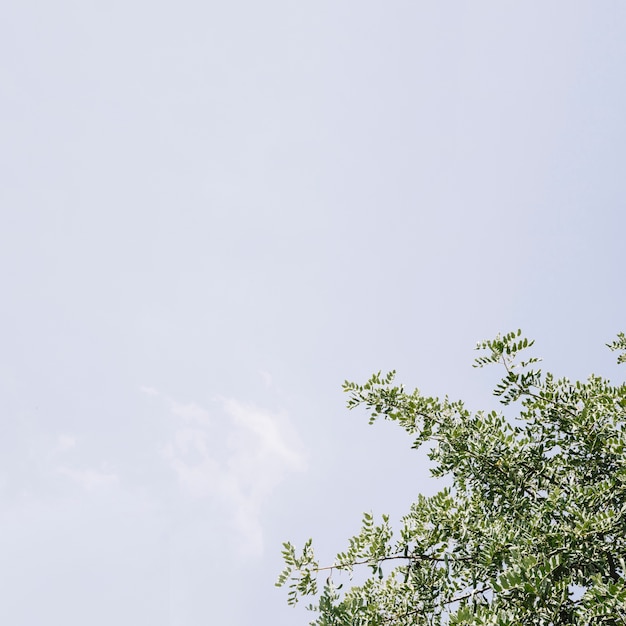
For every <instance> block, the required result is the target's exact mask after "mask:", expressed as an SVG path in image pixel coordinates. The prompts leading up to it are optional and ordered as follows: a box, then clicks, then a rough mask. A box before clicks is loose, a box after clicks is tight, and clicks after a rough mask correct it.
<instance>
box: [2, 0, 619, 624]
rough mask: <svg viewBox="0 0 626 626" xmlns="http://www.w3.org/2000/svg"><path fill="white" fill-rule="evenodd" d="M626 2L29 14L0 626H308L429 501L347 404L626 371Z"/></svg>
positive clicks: (158, 7) (14, 55) (6, 269)
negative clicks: (356, 559) (386, 377)
mask: <svg viewBox="0 0 626 626" xmlns="http://www.w3.org/2000/svg"><path fill="white" fill-rule="evenodd" d="M625 64H626V3H624V2H623V1H621V0H620V1H618V0H613V1H611V0H607V1H605V2H591V1H589V2H577V1H572V0H568V1H556V0H555V1H552V2H543V1H542V2H538V1H537V2H503V1H501V0H498V1H497V2H496V1H493V2H445V3H444V2H434V1H433V2H417V1H414V2H394V1H387V2H371V1H363V0H361V1H359V2H353V1H351V2H342V1H337V0H335V1H334V2H328V1H326V0H317V1H316V2H307V1H301V2H287V1H284V0H283V1H276V0H269V1H266V2H250V1H243V0H241V1H236V0H235V1H233V2H211V1H207V0H205V1H203V2H199V1H196V0H181V1H179V2H166V1H158V0H157V1H155V0H152V1H151V2H147V1H139V0H124V1H123V2H122V1H120V0H108V1H107V2H104V1H89V0H74V1H69V0H59V1H57V2H49V1H44V0H40V1H38V2H35V1H32V0H19V1H18V0H8V1H7V2H4V3H3V10H2V17H1V19H0V128H1V132H0V180H1V185H0V194H1V196H0V206H1V209H2V221H1V228H0V285H1V288H2V306H1V307H0V328H1V329H2V331H1V342H0V401H1V407H2V410H1V417H0V420H1V422H0V424H1V427H2V430H1V436H0V589H1V590H2V594H1V595H0V622H1V623H3V624H10V625H11V626H37V625H39V624H42V625H43V624H45V625H46V626H85V625H88V626H110V625H112V624H115V625H116V626H138V625H145V626H166V625H167V626H200V625H212V624H228V625H233V626H248V625H251V624H272V625H273V626H297V625H301V626H303V625H304V624H306V623H308V621H309V619H310V618H311V616H310V615H309V614H308V613H307V612H306V611H305V610H304V609H303V608H300V609H297V610H293V609H290V608H288V607H287V606H286V592H285V591H284V590H278V589H275V588H274V586H273V585H274V581H275V580H276V576H277V574H278V572H279V570H280V568H281V560H280V545H281V542H282V541H284V540H286V539H291V540H293V541H294V542H296V543H298V544H300V543H302V541H303V540H304V539H306V538H307V537H309V536H313V537H314V538H315V540H316V543H317V545H318V546H319V549H320V554H321V555H322V556H323V557H330V555H331V554H334V553H335V552H336V551H338V550H342V549H343V548H344V547H345V541H346V539H347V537H348V535H349V534H351V533H353V532H355V531H356V530H357V529H358V526H359V520H360V518H361V514H362V512H363V511H369V510H372V511H374V512H376V513H382V512H390V513H391V514H392V515H393V516H398V515H400V514H401V513H403V512H404V511H405V510H406V509H407V508H408V505H409V503H410V502H411V501H412V500H413V499H414V498H415V495H416V494H417V493H418V492H420V491H424V492H431V491H432V490H433V489H434V488H436V486H437V485H433V484H432V483H431V482H430V481H429V479H428V471H427V465H426V463H425V462H424V458H423V456H420V455H419V454H416V453H415V452H414V451H411V450H410V443H411V442H410V440H409V439H408V438H407V437H406V436H404V435H403V433H402V432H401V431H399V430H398V429H397V428H394V426H393V425H390V424H384V423H382V424H378V425H376V426H375V427H368V426H367V419H366V416H365V415H363V414H359V413H358V412H353V413H348V412H347V411H346V409H345V408H344V405H345V400H346V399H345V398H344V397H343V394H342V393H341V383H342V382H343V380H344V379H346V378H348V379H354V380H359V381H362V380H364V379H365V378H366V377H367V376H369V374H370V373H372V372H373V371H377V370H379V369H382V370H386V369H392V368H396V369H397V370H398V372H399V374H398V377H399V380H401V381H404V382H405V383H406V384H407V385H409V386H411V387H412V386H418V387H419V388H420V389H422V390H423V391H424V392H427V393H432V394H445V393H449V394H450V395H451V396H453V397H459V398H465V399H467V400H468V402H469V404H470V406H472V407H475V408H492V407H494V406H497V403H496V401H495V400H494V399H492V398H491V396H490V395H489V392H490V384H491V383H492V382H493V380H494V375H492V374H489V373H487V372H480V371H476V370H473V369H472V368H471V362H472V359H473V358H474V353H473V347H474V345H475V343H476V341H478V340H480V339H483V338H486V337H491V336H493V335H495V334H496V333H497V332H498V331H508V330H510V329H512V328H517V327H522V328H523V329H524V330H525V332H526V333H527V334H528V335H529V336H531V337H535V338H536V339H537V343H538V349H537V352H538V353H539V354H541V355H543V356H544V358H545V366H546V367H549V368H551V369H555V370H556V371H557V372H558V373H562V374H567V375H570V376H586V375H587V374H589V373H590V372H591V371H595V372H596V373H600V374H607V375H610V376H614V377H617V376H622V377H623V375H624V371H623V370H618V369H617V368H616V366H614V356H613V355H611V354H610V353H609V352H608V350H606V348H604V347H603V346H604V344H605V343H606V342H608V341H611V340H612V339H613V338H614V336H615V334H616V333H617V332H618V331H620V330H626V319H625V316H624V311H625V305H626V295H625V289H624V283H625V281H624V269H625V262H624V250H625V248H626V246H625V232H626V217H625V212H626V114H625V112H626V71H625V69H624V68H625Z"/></svg>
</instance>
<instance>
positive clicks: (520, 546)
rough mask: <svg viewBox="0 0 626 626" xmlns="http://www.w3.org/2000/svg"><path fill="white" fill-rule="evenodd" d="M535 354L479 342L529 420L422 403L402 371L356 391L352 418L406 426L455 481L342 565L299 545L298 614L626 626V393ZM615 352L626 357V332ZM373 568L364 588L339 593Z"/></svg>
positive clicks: (519, 414) (437, 470)
mask: <svg viewBox="0 0 626 626" xmlns="http://www.w3.org/2000/svg"><path fill="white" fill-rule="evenodd" d="M532 343H533V342H531V341H528V340H527V339H525V338H523V337H522V335H521V332H520V331H517V332H512V333H508V334H506V335H504V336H500V335H499V336H498V337H496V338H495V339H494V340H492V341H484V342H482V343H480V344H479V345H478V346H477V349H478V350H480V351H481V355H480V356H479V357H478V358H477V359H476V361H475V366H476V367H483V366H485V365H488V364H493V363H499V364H500V365H501V366H502V367H503V368H504V376H503V378H502V380H501V382H500V383H499V384H498V385H497V386H496V388H495V390H494V395H496V396H497V397H499V399H500V401H501V402H502V403H503V404H504V405H507V406H510V407H512V409H514V415H510V414H507V415H506V416H505V415H504V414H502V413H501V412H496V411H492V412H478V413H475V414H472V413H471V412H470V411H468V410H467V409H466V408H465V406H464V404H463V403H462V402H452V401H450V400H449V399H448V398H447V397H446V398H444V399H443V400H442V399H438V398H434V397H426V396H423V395H422V394H420V393H419V391H417V390H416V391H413V392H412V393H408V392H406V391H405V390H404V387H403V386H401V385H400V386H397V385H394V384H393V381H394V374H395V372H391V373H389V374H387V375H381V374H380V373H379V374H376V375H374V376H372V377H371V378H370V380H369V381H368V382H366V383H365V384H364V385H357V384H354V383H351V382H346V383H345V384H344V390H345V391H346V392H347V393H349V394H350V396H349V401H348V407H349V408H351V409H353V408H355V407H359V406H364V407H365V408H366V409H367V410H368V411H369V413H370V415H371V417H370V423H372V422H374V421H375V420H376V418H378V417H379V416H382V417H384V418H385V419H388V420H391V421H394V422H397V423H398V424H399V425H400V426H401V427H402V428H404V429H405V430H406V431H407V433H408V434H409V435H411V436H412V437H413V438H414V443H413V447H414V448H418V447H420V446H424V445H425V446H427V447H428V449H429V452H428V456H429V458H430V460H431V461H432V463H433V466H432V469H431V473H432V475H433V476H435V477H448V484H449V485H450V486H449V487H446V488H444V489H442V490H441V491H440V492H439V493H437V494H436V495H434V496H432V497H423V496H419V497H418V500H417V501H416V502H415V503H414V504H413V505H412V506H411V507H410V511H409V512H408V513H407V514H406V515H405V516H404V517H403V518H402V520H401V523H400V524H399V528H398V529H396V532H395V533H394V529H393V528H392V525H391V523H390V521H389V517H388V516H385V515H383V516H382V519H381V520H380V521H376V520H375V519H374V516H373V515H371V514H369V513H366V514H365V515H364V517H363V522H362V529H361V531H360V533H359V534H358V535H356V536H354V537H352V538H351V539H350V540H349V543H348V547H347V549H346V550H345V551H344V552H341V553H339V554H338V555H337V557H336V560H335V562H334V563H333V564H332V565H330V566H327V567H320V565H319V563H318V562H317V561H316V560H315V556H314V552H313V548H312V542H311V540H309V541H307V542H306V543H305V545H304V547H303V548H302V549H301V550H300V551H296V549H295V548H294V546H293V545H292V544H291V543H285V544H284V550H283V558H284V561H285V569H284V570H283V572H282V573H281V574H280V577H279V579H278V582H277V585H278V586H282V585H288V587H289V593H288V602H289V603H290V604H296V602H297V601H298V599H299V598H300V597H303V596H311V597H312V598H313V604H311V605H310V606H309V607H308V608H309V609H310V610H312V611H314V612H315V613H316V619H315V621H313V622H311V624H315V625H318V626H331V625H332V626H344V625H345V626H361V625H362V626H366V625H367V626H382V625H388V624H394V625H409V624H411V625H429V626H430V625H439V624H441V625H447V624H450V625H452V624H455V625H461V624H472V625H475V624H485V625H487V624H489V625H494V626H495V625H502V626H503V625H516V626H517V625H525V624H532V625H557V624H581V625H582V624H585V625H587V624H607V625H617V624H626V428H625V425H626V384H621V385H619V386H613V385H611V384H610V382H609V381H608V380H605V379H603V378H601V377H598V376H594V375H592V376H590V377H589V378H588V379H587V380H586V381H584V382H580V381H577V382H571V381H569V380H568V379H566V378H560V379H557V378H556V377H555V376H554V375H553V374H551V373H545V374H544V373H542V371H541V370H540V369H537V366H536V364H537V363H538V362H539V359H537V358H526V360H520V353H522V352H523V351H524V350H525V349H527V348H529V347H530V346H531V345H532ZM608 347H609V348H611V350H618V351H620V354H619V357H618V362H620V363H621V362H624V361H626V353H625V352H624V351H626V335H624V334H623V333H622V334H620V335H618V338H617V340H616V341H614V342H613V343H612V344H609V346H608ZM507 411H508V412H510V410H509V409H507ZM358 567H361V568H366V570H365V572H366V574H367V575H366V576H365V581H364V582H363V583H362V584H354V585H352V586H348V588H343V585H341V584H338V581H337V580H336V579H337V577H338V576H341V572H348V573H349V575H350V579H351V580H352V574H353V572H354V571H355V570H356V568H358ZM367 568H369V569H367ZM318 577H322V578H323V579H325V581H324V582H323V583H320V584H319V585H318Z"/></svg>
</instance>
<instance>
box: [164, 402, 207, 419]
mask: <svg viewBox="0 0 626 626" xmlns="http://www.w3.org/2000/svg"><path fill="white" fill-rule="evenodd" d="M170 404H171V407H172V413H174V414H175V415H178V416H180V417H182V418H183V419H184V420H185V421H187V422H198V423H200V424H208V423H209V421H210V418H209V412H208V411H206V410H205V409H203V408H202V407H200V406H198V405H197V404H195V403H194V402H190V403H189V404H179V403H178V402H176V401H175V400H170Z"/></svg>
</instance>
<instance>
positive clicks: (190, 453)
mask: <svg viewBox="0 0 626 626" xmlns="http://www.w3.org/2000/svg"><path fill="white" fill-rule="evenodd" d="M168 400H169V401H170V407H171V410H172V413H173V414H174V415H175V416H177V417H178V418H179V419H180V422H179V423H178V424H177V425H176V429H175V432H174V434H173V436H172V439H171V440H170V441H168V442H167V443H166V444H165V445H163V446H162V448H161V454H162V457H163V458H164V459H165V461H166V462H167V463H168V465H169V466H170V467H171V468H172V470H173V471H174V472H175V473H176V476H177V478H178V482H179V484H180V487H181V489H182V490H183V491H184V492H185V493H187V494H188V495H189V496H190V497H193V498H218V499H219V500H220V501H221V502H222V503H224V504H225V505H226V506H227V508H228V510H229V511H230V514H231V515H232V522H233V525H234V528H235V529H236V530H237V532H238V536H239V545H240V550H241V552H243V553H245V554H248V555H259V554H261V553H262V551H263V529H262V525H261V511H262V508H263V506H264V504H265V503H266V502H267V500H268V499H269V498H270V497H271V494H272V492H273V491H274V489H275V488H276V487H277V485H278V484H279V483H280V482H282V481H283V480H284V479H285V478H286V477H287V476H288V474H289V473H291V472H293V471H300V470H303V469H304V467H305V457H304V452H303V447H302V445H301V443H300V442H299V440H298V437H297V436H296V433H295V432H294V430H293V428H292V427H291V425H290V423H289V420H288V418H287V416H286V415H283V414H277V413H273V412H270V411H265V410H262V409H259V408H257V407H255V406H253V405H250V404H244V403H241V402H239V401H237V400H234V399H231V398H223V399H220V400H219V401H218V402H219V410H218V413H219V416H218V417H219V419H216V418H213V419H210V416H209V412H208V411H207V410H206V409H203V408H201V407H199V406H198V405H196V404H193V403H192V404H181V403H178V402H175V401H172V400H171V399H169V398H168ZM209 422H210V425H211V428H210V430H209V429H208V425H209Z"/></svg>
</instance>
